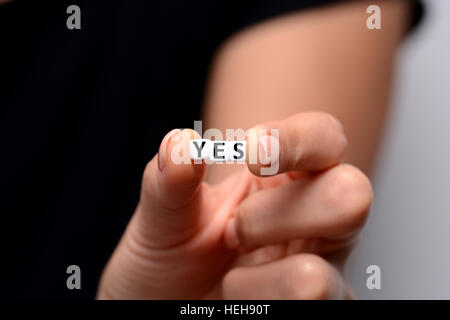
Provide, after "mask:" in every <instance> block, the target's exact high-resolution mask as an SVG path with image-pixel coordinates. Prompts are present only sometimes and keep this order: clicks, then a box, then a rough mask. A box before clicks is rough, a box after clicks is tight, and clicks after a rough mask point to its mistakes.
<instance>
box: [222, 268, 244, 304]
mask: <svg viewBox="0 0 450 320" xmlns="http://www.w3.org/2000/svg"><path fill="white" fill-rule="evenodd" d="M240 270H241V269H240V268H234V269H231V270H230V271H228V272H227V273H226V274H225V276H224V277H223V279H222V293H223V296H224V298H228V297H231V296H234V295H235V292H234V291H235V288H236V283H239V281H238V280H239V273H240Z"/></svg>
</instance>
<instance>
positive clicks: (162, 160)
mask: <svg viewBox="0 0 450 320" xmlns="http://www.w3.org/2000/svg"><path fill="white" fill-rule="evenodd" d="M180 133H181V130H180V129H173V130H172V131H170V132H169V133H168V134H166V136H165V137H164V139H163V140H162V142H161V145H160V146H159V151H158V168H159V171H161V172H162V171H163V170H164V168H165V167H166V158H167V147H168V146H169V143H170V140H171V139H172V138H173V137H174V136H175V135H178V134H180Z"/></svg>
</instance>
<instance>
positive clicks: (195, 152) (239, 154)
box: [189, 139, 247, 163]
mask: <svg viewBox="0 0 450 320" xmlns="http://www.w3.org/2000/svg"><path fill="white" fill-rule="evenodd" d="M246 147H247V142H246V141H215V140H214V141H213V140H209V139H195V140H191V141H189V153H190V156H191V159H193V160H209V161H210V162H217V163H221V162H245V159H246Z"/></svg>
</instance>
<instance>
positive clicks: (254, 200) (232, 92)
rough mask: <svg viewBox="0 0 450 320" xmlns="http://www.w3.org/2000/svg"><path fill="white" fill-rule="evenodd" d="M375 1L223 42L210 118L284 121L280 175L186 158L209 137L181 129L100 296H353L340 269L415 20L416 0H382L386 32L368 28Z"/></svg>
mask: <svg viewBox="0 0 450 320" xmlns="http://www.w3.org/2000/svg"><path fill="white" fill-rule="evenodd" d="M368 5H369V3H366V2H357V3H347V4H344V5H339V6H334V7H326V8H320V9H315V10H310V11H307V12H302V13H293V14H290V15H287V16H282V17H279V18H276V19H273V20H270V21H267V22H264V23H261V24H258V25H255V26H253V27H251V28H249V29H247V30H244V31H242V32H241V33H239V34H237V35H235V36H234V37H232V38H231V39H229V40H228V41H226V42H225V43H224V45H223V46H222V48H221V49H220V50H219V51H218V54H217V56H216V59H215V61H214V63H213V66H212V72H211V76H210V82H209V85H208V90H207V92H206V98H205V114H204V119H205V121H206V126H207V127H215V128H219V129H222V130H224V129H225V128H251V127H254V126H255V125H257V124H259V125H262V126H264V127H268V128H278V129H280V159H279V161H280V162H279V164H280V171H279V173H278V174H276V175H274V176H270V177H264V178H262V177H259V176H258V175H259V172H260V171H259V169H260V167H261V166H260V165H258V164H257V165H254V164H253V165H247V166H246V167H245V165H240V166H239V165H235V166H234V165H226V166H225V165H216V166H211V168H209V173H208V175H207V172H206V171H207V167H208V166H207V165H205V164H200V165H199V164H192V163H188V164H182V165H176V164H175V163H173V162H172V161H171V156H170V155H171V154H172V151H173V150H174V149H175V148H177V146H179V145H180V144H182V145H186V144H187V143H188V142H189V140H190V139H193V138H196V137H197V136H196V134H195V133H194V132H193V131H192V130H183V131H173V132H171V133H169V134H168V135H167V136H166V137H165V138H164V139H163V141H162V143H161V146H160V150H159V152H158V154H157V155H156V156H155V157H154V158H153V159H152V160H151V161H150V162H149V163H148V165H147V167H146V169H145V172H144V174H143V179H142V191H141V197H140V201H139V203H138V205H137V209H136V212H135V213H134V215H133V217H132V219H131V221H130V222H129V225H128V227H127V229H126V231H125V233H124V235H123V237H122V239H121V241H120V243H119V244H118V246H117V248H116V250H115V251H114V253H113V255H112V257H111V259H110V260H109V262H108V264H107V266H106V267H105V270H104V272H103V275H102V278H101V281H100V284H99V289H98V298H99V299H211V298H213V299H340V298H352V297H353V294H352V292H351V289H350V288H349V287H348V286H347V284H346V282H345V280H344V278H343V276H342V270H343V267H344V263H345V258H346V256H347V254H348V252H349V250H350V249H351V247H352V245H353V243H354V242H355V240H356V239H357V236H358V233H359V231H360V230H361V228H362V227H363V225H364V222H365V221H366V219H367V215H368V212H369V209H370V206H371V203H372V199H373V194H372V187H371V184H370V181H369V179H368V178H367V176H366V174H368V173H369V172H370V168H371V165H372V159H373V157H374V154H375V151H376V146H377V143H378V139H379V136H380V132H381V129H382V127H383V119H384V117H385V113H386V112H385V111H386V106H387V104H388V97H389V87H390V82H391V76H392V66H393V61H394V55H395V51H396V48H397V47H398V44H399V42H400V41H401V39H402V37H403V36H404V34H405V31H406V26H407V24H408V21H407V17H408V16H409V15H408V14H407V13H408V10H409V5H408V2H407V1H385V2H380V6H381V10H382V14H383V16H382V17H383V18H382V19H383V20H382V25H383V30H382V31H369V30H367V28H366V27H365V19H366V18H367V15H366V14H365V9H366V8H367V6H368ZM237 114H239V117H237V116H236V115H237ZM344 130H345V133H344ZM347 147H348V148H347ZM177 150H178V149H177ZM344 153H345V157H344ZM343 161H345V162H347V163H350V164H344V163H343ZM356 167H360V168H361V169H362V170H359V169H357V168H356ZM206 176H207V177H206Z"/></svg>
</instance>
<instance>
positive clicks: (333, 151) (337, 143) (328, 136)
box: [247, 112, 347, 176]
mask: <svg viewBox="0 0 450 320" xmlns="http://www.w3.org/2000/svg"><path fill="white" fill-rule="evenodd" d="M274 133H276V135H278V137H274ZM274 138H275V139H274ZM247 139H248V140H249V141H248V143H247V146H248V147H247V148H251V145H252V144H253V145H254V144H255V140H257V149H255V150H257V153H258V156H257V161H253V162H252V161H251V158H252V157H251V153H252V150H247V151H248V153H247V154H248V155H249V157H248V159H247V161H248V163H247V165H248V168H249V170H250V171H251V172H252V173H253V174H255V175H257V176H264V175H273V174H279V173H283V172H288V171H310V172H312V171H321V170H324V169H327V168H330V167H332V166H334V165H336V164H338V163H339V162H340V161H341V159H342V157H343V155H344V151H345V148H346V146H347V139H346V137H345V134H344V130H343V127H342V125H341V124H340V122H339V121H338V120H337V119H336V118H334V117H333V116H331V115H329V114H327V113H323V112H305V113H299V114H296V115H294V116H291V117H289V118H287V119H284V120H281V121H273V122H267V123H264V124H262V125H258V126H256V127H254V128H252V129H250V130H249V133H248V137H247ZM275 144H278V150H276V149H277V148H275ZM274 150H275V153H277V154H273V153H274ZM277 151H278V152H277ZM264 159H271V161H270V162H269V163H268V162H266V161H264ZM267 168H272V169H273V170H267ZM267 173H268V174H267Z"/></svg>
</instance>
